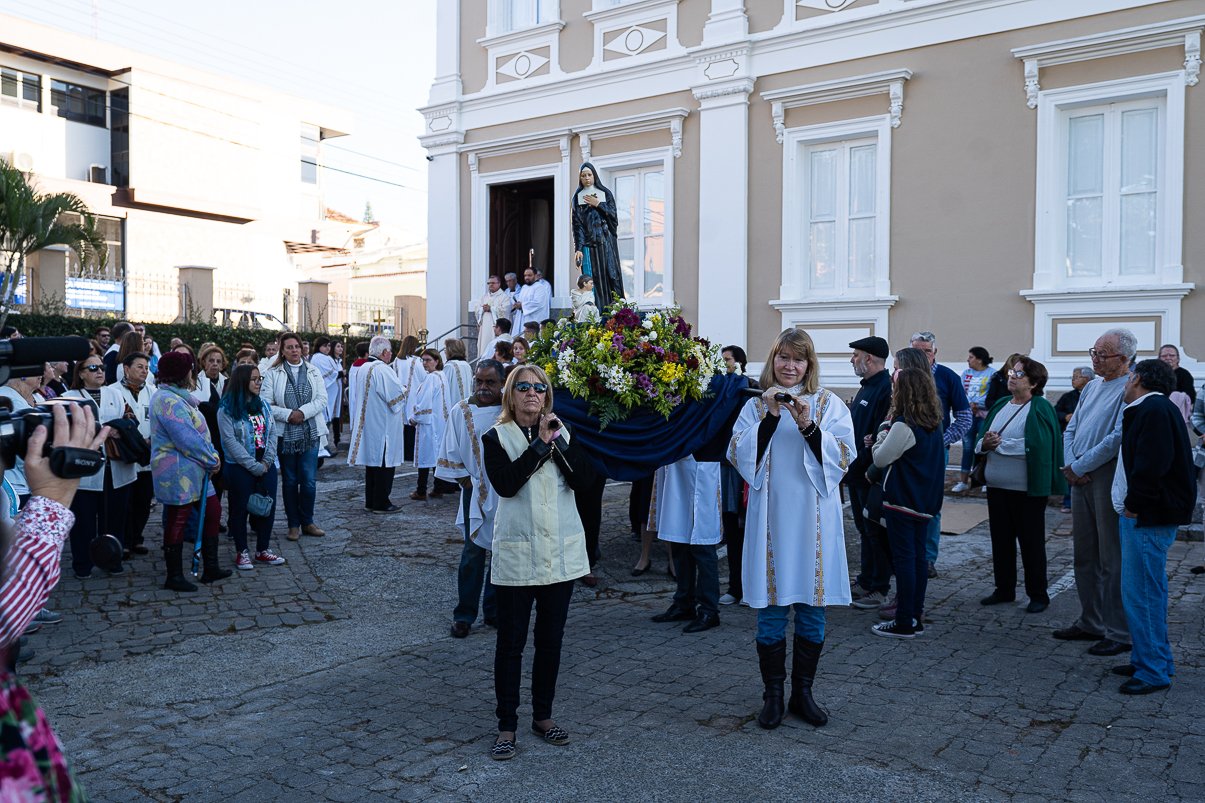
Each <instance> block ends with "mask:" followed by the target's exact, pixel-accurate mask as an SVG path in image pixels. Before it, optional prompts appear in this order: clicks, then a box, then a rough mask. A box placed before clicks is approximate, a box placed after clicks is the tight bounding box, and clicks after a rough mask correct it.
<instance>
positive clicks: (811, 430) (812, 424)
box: [799, 419, 819, 438]
mask: <svg viewBox="0 0 1205 803" xmlns="http://www.w3.org/2000/svg"><path fill="white" fill-rule="evenodd" d="M817 429H819V427H817V426H816V421H815V420H814V419H813V420H811V421H809V422H808V425H807V426H806V427H800V428H799V434H800V435H802V436H803V437H805V438H810V437H812V436H813V435H815V434H816V430H817Z"/></svg>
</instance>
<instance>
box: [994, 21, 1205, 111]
mask: <svg viewBox="0 0 1205 803" xmlns="http://www.w3.org/2000/svg"><path fill="white" fill-rule="evenodd" d="M1203 30H1205V15H1202V16H1197V17H1184V18H1182V19H1177V20H1168V21H1167V22H1153V23H1150V24H1148V25H1137V26H1135V27H1133V28H1122V29H1119V30H1116V31H1105V32H1104V33H1096V34H1090V35H1088V36H1077V37H1075V38H1072V39H1057V40H1055V41H1053V42H1043V43H1042V44H1037V45H1028V46H1026V47H1018V48H1014V49H1013V51H1012V54H1013V57H1014V58H1017V59H1020V60H1021V61H1022V62H1024V64H1025V98H1026V104H1027V105H1028V106H1029V108H1031V109H1036V108H1037V106H1038V93H1039V92H1040V91H1041V83H1040V76H1039V73H1040V71H1041V69H1042V68H1043V67H1053V66H1055V65H1058V64H1073V63H1075V62H1077V61H1089V60H1091V59H1102V58H1108V57H1110V56H1122V55H1125V54H1127V53H1142V52H1144V51H1147V50H1157V49H1159V48H1164V47H1182V48H1184V75H1185V81H1184V82H1185V83H1186V84H1187V85H1188V86H1196V85H1197V84H1198V83H1199V82H1200V76H1201V32H1202V31H1203Z"/></svg>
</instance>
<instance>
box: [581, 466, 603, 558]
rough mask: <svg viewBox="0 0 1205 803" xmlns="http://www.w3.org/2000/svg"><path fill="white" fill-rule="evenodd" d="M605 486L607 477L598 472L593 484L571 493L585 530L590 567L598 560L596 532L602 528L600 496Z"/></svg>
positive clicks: (601, 496)
mask: <svg viewBox="0 0 1205 803" xmlns="http://www.w3.org/2000/svg"><path fill="white" fill-rule="evenodd" d="M606 488H607V478H606V477H604V476H603V475H601V474H598V475H596V476H595V478H594V484H593V485H591V486H590V487H589V488H587V489H585V490H582V491H578V492H576V493H575V494H574V495H573V500H574V502H576V503H577V515H578V517H579V518H581V520H582V529H584V530H585V531H586V557H587V559H589V561H590V566H591V567H593V566H594V564H596V563H598V560H599V552H598V534H599V530H601V529H602V498H603V491H605V490H606Z"/></svg>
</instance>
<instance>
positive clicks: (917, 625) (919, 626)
mask: <svg viewBox="0 0 1205 803" xmlns="http://www.w3.org/2000/svg"><path fill="white" fill-rule="evenodd" d="M912 632H913V633H915V634H916V635H918V636H923V635H924V634H925V623H924V622H918V621H916V620H915V619H913V620H912Z"/></svg>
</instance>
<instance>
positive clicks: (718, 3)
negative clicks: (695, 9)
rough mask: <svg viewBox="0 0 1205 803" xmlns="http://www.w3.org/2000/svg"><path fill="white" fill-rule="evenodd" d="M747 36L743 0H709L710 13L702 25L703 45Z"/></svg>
mask: <svg viewBox="0 0 1205 803" xmlns="http://www.w3.org/2000/svg"><path fill="white" fill-rule="evenodd" d="M748 36H749V16H748V15H747V14H746V13H745V0H711V13H710V14H708V15H707V22H706V24H704V26H703V46H704V47H709V46H711V45H719V44H723V43H725V42H735V41H743V40H744V39H747V38H748Z"/></svg>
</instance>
